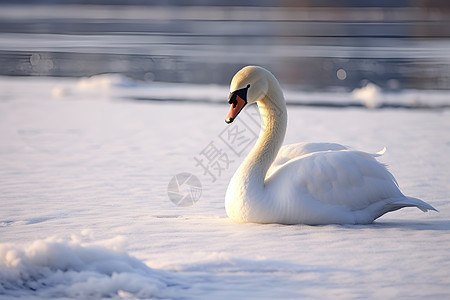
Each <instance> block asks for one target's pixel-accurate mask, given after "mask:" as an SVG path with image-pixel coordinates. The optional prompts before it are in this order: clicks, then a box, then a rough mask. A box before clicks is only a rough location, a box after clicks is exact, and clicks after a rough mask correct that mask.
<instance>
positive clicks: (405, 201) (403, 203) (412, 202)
mask: <svg viewBox="0 0 450 300" xmlns="http://www.w3.org/2000/svg"><path fill="white" fill-rule="evenodd" d="M403 207H417V208H418V209H420V210H421V211H423V212H427V211H429V210H434V211H438V210H437V209H436V208H434V207H433V206H431V205H430V204H428V203H426V202H424V201H422V200H420V199H417V198H413V197H405V198H400V199H395V200H394V201H392V202H391V203H389V204H388V205H387V207H386V208H388V209H390V210H389V211H393V210H397V209H400V208H403Z"/></svg>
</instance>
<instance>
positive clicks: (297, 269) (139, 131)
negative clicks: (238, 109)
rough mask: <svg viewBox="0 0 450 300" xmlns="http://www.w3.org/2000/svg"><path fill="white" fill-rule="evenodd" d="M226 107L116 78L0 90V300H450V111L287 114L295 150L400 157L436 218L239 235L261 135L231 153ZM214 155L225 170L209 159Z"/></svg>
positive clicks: (373, 91) (415, 97) (219, 89)
mask: <svg viewBox="0 0 450 300" xmlns="http://www.w3.org/2000/svg"><path fill="white" fill-rule="evenodd" d="M227 96H228V90H227V87H224V86H199V85H176V86H175V85H170V84H160V83H153V84H148V85H144V84H140V83H137V82H133V81H130V80H127V79H124V78H122V77H117V76H112V75H108V76H102V77H96V78H93V79H83V80H76V79H54V78H36V77H34V78H17V77H16V78H12V77H3V78H0V243H1V245H0V299H10V298H15V297H17V298H22V299H49V298H61V299H64V298H79V299H100V298H113V299H116V298H118V299H120V298H124V299H135V298H144V299H149V298H151V299H154V298H164V299H173V298H174V299H299V298H305V299H308V298H318V299H352V298H358V299H381V298H382V299H386V298H387V299H389V298H390V299H394V298H395V299H414V298H416V299H444V298H448V297H450V204H449V200H450V199H449V198H450V192H449V187H450V155H449V153H450V134H449V132H450V110H449V109H442V108H435V109H416V110H414V109H404V108H401V109H394V108H386V109H366V108H361V107H353V108H327V107H320V108H317V107H310V106H301V105H291V106H288V113H289V122H288V131H287V136H286V139H285V143H294V142H299V141H305V142H310V141H332V142H338V143H341V144H345V145H348V146H351V147H354V148H357V149H361V150H364V151H368V152H376V151H379V150H381V149H382V148H383V147H387V152H386V153H385V154H384V156H382V157H381V158H380V160H381V161H382V162H384V163H386V164H387V165H388V166H389V168H390V170H391V171H392V173H393V174H394V175H395V176H396V178H397V180H398V181H399V184H400V187H401V189H402V191H403V192H404V193H405V194H406V195H410V196H413V197H418V198H421V199H423V200H425V201H426V202H428V203H430V204H431V205H433V206H434V207H436V208H437V209H438V210H439V211H440V212H439V213H436V212H429V213H422V212H421V211H419V210H417V209H412V208H411V209H404V210H401V211H397V212H394V213H390V214H388V215H386V216H383V217H382V218H380V219H379V220H377V221H376V222H375V223H374V224H372V225H367V226H337V225H330V226H302V225H296V226H282V225H260V224H234V223H231V222H230V221H229V220H228V219H227V217H226V214H225V210H224V203H223V202H224V195H225V190H226V187H227V184H228V181H229V179H230V177H231V176H232V174H233V172H234V170H235V169H236V168H237V167H238V165H239V162H240V161H242V159H243V157H244V155H245V154H246V153H247V152H248V150H249V147H250V144H251V142H252V141H253V139H254V136H252V134H253V132H257V129H258V126H257V125H256V122H255V120H256V118H257V117H255V115H254V112H255V110H254V108H252V107H248V110H247V112H246V113H243V114H242V117H241V118H240V119H239V120H238V121H239V122H236V124H233V125H231V126H241V128H243V127H242V126H245V128H247V130H248V131H247V133H248V134H249V135H247V138H248V145H247V144H242V143H241V144H239V145H238V146H236V145H235V146H234V147H233V146H232V147H229V146H230V143H229V141H227V139H226V138H225V137H226V136H227V134H226V133H227V130H231V129H230V128H234V127H227V125H226V124H225V123H224V117H225V115H226V113H227V111H228V104H227V103H226V98H227ZM286 96H287V97H286V98H287V101H288V102H290V103H297V104H305V103H308V104H311V102H314V101H317V102H318V103H322V104H323V103H324V102H325V103H332V102H333V101H334V102H335V101H336V99H340V101H341V102H339V103H342V101H344V102H348V103H364V106H368V107H380V106H381V107H382V106H383V105H382V104H383V103H385V104H386V103H387V104H391V105H388V106H395V104H399V103H401V104H402V105H400V106H402V107H416V106H424V105H426V106H436V107H441V106H442V105H443V104H444V105H448V101H449V99H450V94H449V92H438V91H403V92H399V93H397V94H388V95H386V94H383V93H382V92H381V91H380V90H379V89H377V88H376V87H374V86H370V85H369V86H368V87H367V88H366V89H365V90H359V91H355V92H353V93H339V94H335V93H328V94H327V93H321V94H318V93H315V94H311V93H302V92H299V91H294V90H289V89H287V90H286ZM143 98H145V99H154V100H166V101H139V100H138V99H143ZM167 100H175V101H167ZM184 100H189V101H184ZM196 100H201V101H197V102H196ZM219 104H220V105H219ZM392 104H394V105H392ZM418 104H419V105H418ZM211 151H215V153H216V154H217V157H220V158H221V160H216V161H214V162H213V161H207V158H208V156H207V154H208V153H209V154H211ZM209 158H210V157H209ZM199 161H202V162H203V163H202V164H200V163H199ZM208 163H209V165H208ZM213 163H214V164H213ZM202 165H206V167H208V168H205V169H204V168H203V167H202ZM219 165H220V168H214V167H213V166H219ZM183 172H186V173H191V174H194V175H195V176H197V177H198V178H199V180H200V182H201V186H202V188H201V197H200V198H199V199H197V198H196V199H195V200H198V201H197V202H196V203H195V204H194V205H192V206H187V207H182V206H176V205H174V203H172V202H171V201H170V199H169V195H168V184H169V182H170V181H171V179H172V178H173V177H174V176H175V175H177V174H179V173H183ZM197 196H198V193H197V194H196V197H197Z"/></svg>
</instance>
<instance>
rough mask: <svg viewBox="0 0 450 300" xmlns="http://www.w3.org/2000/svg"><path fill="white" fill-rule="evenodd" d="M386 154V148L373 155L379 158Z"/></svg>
mask: <svg viewBox="0 0 450 300" xmlns="http://www.w3.org/2000/svg"><path fill="white" fill-rule="evenodd" d="M385 152H386V147H383V149H381V150H380V151H378V152H377V153H375V154H372V156H373V157H379V156H381V155H383V154H384V153H385Z"/></svg>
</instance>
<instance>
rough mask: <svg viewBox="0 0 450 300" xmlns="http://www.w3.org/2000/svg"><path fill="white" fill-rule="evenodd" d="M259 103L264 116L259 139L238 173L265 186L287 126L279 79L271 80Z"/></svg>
mask: <svg viewBox="0 0 450 300" xmlns="http://www.w3.org/2000/svg"><path fill="white" fill-rule="evenodd" d="M257 104H258V108H259V112H260V115H261V131H260V133H259V138H258V141H257V142H256V144H255V146H254V147H253V149H252V150H251V151H250V153H249V154H248V156H247V157H246V158H245V160H244V162H243V163H242V165H241V166H240V168H239V170H238V171H237V173H239V175H238V177H240V179H241V180H243V182H242V184H245V185H247V186H252V187H255V188H257V189H263V188H264V181H265V178H266V174H267V171H268V170H269V168H270V166H271V164H272V162H273V161H274V159H275V157H276V156H277V154H278V150H279V149H280V147H281V145H282V143H283V140H284V135H285V133H286V126H287V112H286V104H285V102H284V96H283V92H282V91H281V88H280V86H279V84H278V81H276V79H275V81H273V82H269V93H268V94H267V95H265V96H264V97H263V98H262V99H261V100H259V101H258V102H257ZM253 192H255V191H254V190H253Z"/></svg>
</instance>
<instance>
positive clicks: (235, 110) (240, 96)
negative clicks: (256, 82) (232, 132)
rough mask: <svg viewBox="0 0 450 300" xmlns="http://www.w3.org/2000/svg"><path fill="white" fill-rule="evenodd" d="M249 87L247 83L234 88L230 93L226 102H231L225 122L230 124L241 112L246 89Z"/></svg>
mask: <svg viewBox="0 0 450 300" xmlns="http://www.w3.org/2000/svg"><path fill="white" fill-rule="evenodd" d="M249 88H250V84H248V85H247V86H246V87H245V88H243V89H239V90H236V91H234V92H232V93H230V96H229V97H228V103H229V104H231V108H230V111H229V112H228V115H227V116H226V118H225V122H226V123H228V124H230V123H231V122H233V121H234V119H236V116H237V115H238V114H239V113H240V112H241V110H242V109H243V108H244V106H245V105H246V104H247V91H248V89H249Z"/></svg>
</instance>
